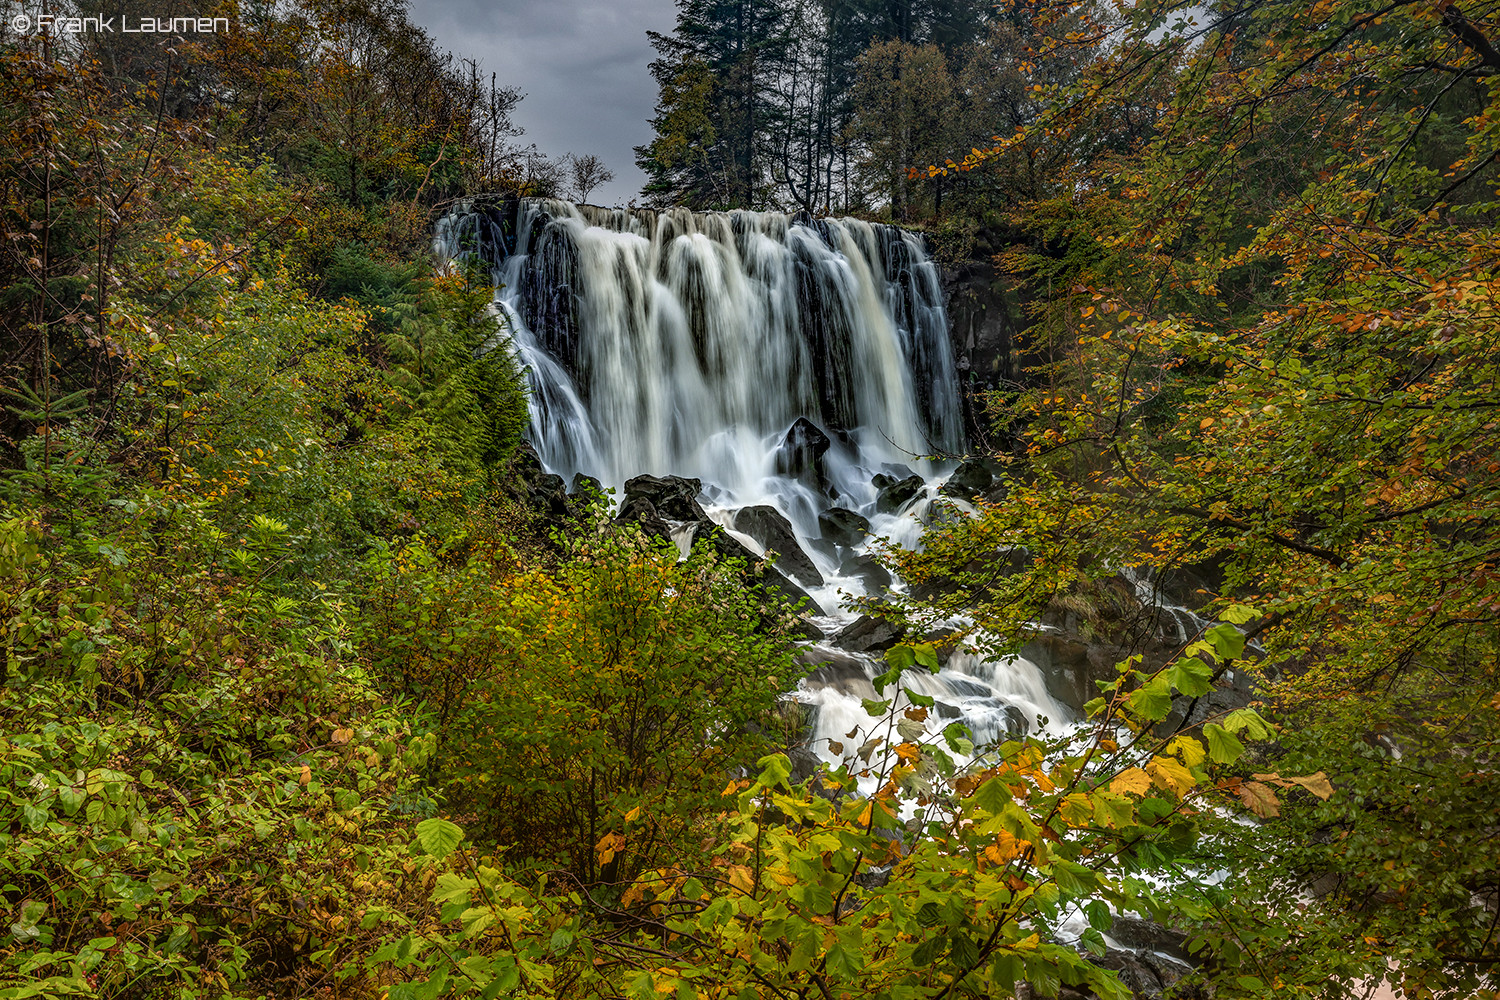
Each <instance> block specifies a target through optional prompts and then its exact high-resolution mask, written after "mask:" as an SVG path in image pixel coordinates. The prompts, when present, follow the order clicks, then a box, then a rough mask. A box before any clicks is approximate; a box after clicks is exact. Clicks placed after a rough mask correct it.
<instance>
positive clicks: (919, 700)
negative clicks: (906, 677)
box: [906, 691, 933, 708]
mask: <svg viewBox="0 0 1500 1000" xmlns="http://www.w3.org/2000/svg"><path fill="white" fill-rule="evenodd" d="M906 697H907V698H908V699H909V700H910V701H911V703H912V704H913V705H917V706H919V707H921V708H931V707H932V706H933V697H932V695H930V694H917V693H916V692H915V691H907V692H906Z"/></svg>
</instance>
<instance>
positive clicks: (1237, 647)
mask: <svg viewBox="0 0 1500 1000" xmlns="http://www.w3.org/2000/svg"><path fill="white" fill-rule="evenodd" d="M1203 638H1205V639H1207V640H1208V641H1209V642H1211V643H1213V647H1214V655H1216V656H1217V657H1218V658H1219V659H1221V660H1226V661H1227V660H1238V659H1239V658H1240V657H1241V656H1242V655H1243V654H1244V652H1245V634H1244V633H1243V632H1241V631H1240V630H1239V629H1237V628H1235V627H1234V626H1233V625H1230V624H1228V623H1225V624H1223V625H1215V626H1214V627H1213V628H1211V629H1209V630H1208V631H1207V632H1206V633H1204V636H1203Z"/></svg>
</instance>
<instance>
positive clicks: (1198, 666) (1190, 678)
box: [1167, 633, 1238, 698]
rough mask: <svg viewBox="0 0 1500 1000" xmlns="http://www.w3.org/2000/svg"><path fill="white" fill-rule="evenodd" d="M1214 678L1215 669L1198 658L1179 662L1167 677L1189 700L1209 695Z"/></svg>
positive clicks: (1189, 658)
mask: <svg viewBox="0 0 1500 1000" xmlns="http://www.w3.org/2000/svg"><path fill="white" fill-rule="evenodd" d="M1236 634H1238V633H1236ZM1213 676H1214V670H1213V668H1212V667H1210V666H1209V665H1208V664H1206V663H1204V662H1203V661H1202V660H1200V659H1198V658H1197V657H1196V656H1190V657H1188V658H1187V659H1184V660H1178V661H1177V662H1176V663H1174V664H1172V665H1171V666H1170V667H1169V668H1167V677H1168V679H1169V680H1170V681H1171V683H1172V686H1173V687H1175V688H1176V689H1177V690H1179V691H1181V692H1182V693H1183V694H1185V695H1187V696H1188V697H1189V698H1201V697H1203V696H1204V695H1206V694H1208V692H1209V688H1210V686H1211V684H1212V681H1213Z"/></svg>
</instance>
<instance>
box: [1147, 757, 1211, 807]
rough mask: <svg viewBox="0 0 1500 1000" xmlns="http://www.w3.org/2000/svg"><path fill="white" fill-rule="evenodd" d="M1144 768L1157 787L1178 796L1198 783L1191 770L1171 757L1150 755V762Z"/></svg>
mask: <svg viewBox="0 0 1500 1000" xmlns="http://www.w3.org/2000/svg"><path fill="white" fill-rule="evenodd" d="M1146 770H1147V772H1149V773H1150V775H1151V778H1152V780H1153V781H1155V782H1156V784H1157V786H1158V787H1160V788H1162V789H1164V790H1166V791H1169V792H1171V793H1172V794H1173V795H1176V796H1177V797H1178V798H1181V797H1182V795H1183V793H1184V792H1186V791H1187V790H1188V789H1189V788H1192V787H1193V786H1194V785H1195V784H1197V783H1198V779H1196V778H1194V777H1193V772H1191V771H1189V770H1188V769H1187V768H1186V767H1184V766H1183V765H1182V764H1181V763H1180V762H1179V761H1176V760H1174V759H1172V758H1171V757H1152V758H1151V762H1150V763H1149V764H1147V765H1146Z"/></svg>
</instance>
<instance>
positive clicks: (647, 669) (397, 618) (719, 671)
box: [367, 534, 798, 880]
mask: <svg viewBox="0 0 1500 1000" xmlns="http://www.w3.org/2000/svg"><path fill="white" fill-rule="evenodd" d="M712 559H713V557H712V556H710V555H709V554H707V553H706V552H699V553H695V554H694V556H693V557H692V558H691V559H688V560H686V561H683V562H679V561H678V559H677V553H676V551H675V549H672V550H668V549H665V548H662V549H658V548H656V547H654V546H653V545H652V544H650V543H648V542H646V541H644V540H643V539H641V538H640V537H639V536H637V535H618V534H616V535H609V536H605V537H592V538H590V539H588V540H587V541H585V542H582V543H574V544H572V545H571V547H570V548H569V550H568V551H567V553H566V556H565V558H564V559H563V561H562V562H561V564H560V565H559V566H558V567H557V568H556V569H547V568H530V569H519V568H516V569H514V570H513V571H509V570H507V569H506V568H505V567H504V566H502V565H500V564H499V562H498V561H496V560H494V559H493V557H492V554H489V553H486V554H480V555H476V556H472V557H471V558H469V559H468V560H466V561H465V562H464V563H463V564H462V565H458V566H451V567H444V566H443V565H442V564H441V562H440V561H439V560H437V559H435V558H434V557H433V555H432V554H431V553H430V552H429V551H428V550H427V549H426V547H425V546H422V545H411V546H408V547H406V548H404V549H402V550H400V551H398V552H396V553H393V554H390V555H386V556H382V557H380V558H379V559H378V560H377V565H376V566H375V567H373V568H372V573H371V578H372V579H373V580H375V581H376V583H377V586H376V588H375V592H374V593H373V595H372V598H371V601H370V609H369V611H368V612H367V613H368V616H369V621H370V628H371V642H372V646H371V656H372V662H374V663H376V664H377V666H378V669H380V670H381V672H382V675H383V676H385V677H387V678H389V679H391V680H392V681H394V682H397V683H399V684H400V685H401V686H402V688H403V689H404V690H407V691H410V692H412V693H420V694H421V695H423V696H425V697H427V698H429V699H431V700H433V702H434V704H435V705H436V706H437V717H438V718H441V719H446V720H447V724H446V726H445V728H444V731H443V734H442V748H441V751H440V755H439V763H440V765H441V767H442V768H443V770H444V773H445V777H446V782H447V785H446V787H447V788H448V790H449V794H450V797H451V799H452V806H453V811H454V812H455V814H459V815H468V816H469V817H471V821H470V828H471V830H473V831H475V832H478V833H482V834H483V835H485V836H486V837H487V839H489V840H491V841H492V842H494V843H497V844H502V845H509V847H510V850H511V851H512V852H513V853H514V854H515V855H517V856H520V857H526V858H532V859H536V860H538V861H542V862H547V863H559V864H564V865H566V866H567V867H568V868H569V869H571V870H572V871H573V872H574V873H575V874H577V875H578V876H580V877H583V878H587V879H594V878H603V879H606V880H613V879H615V878H619V877H625V876H627V875H628V874H629V873H632V872H635V871H639V870H641V869H642V868H643V867H649V866H651V865H653V864H657V863H662V862H663V859H664V858H667V857H682V856H683V852H684V851H688V852H691V851H692V850H693V849H694V846H693V845H695V844H696V843H697V842H698V839H699V838H700V837H701V831H700V830H699V829H698V824H700V823H701V822H702V821H703V820H704V817H705V816H706V815H708V813H709V811H710V807H711V806H713V805H714V804H715V802H716V800H717V798H718V795H719V792H720V791H721V790H722V789H723V787H724V784H725V782H726V780H727V779H728V777H729V776H730V775H731V773H732V772H733V771H734V770H735V769H736V768H741V767H746V766H749V765H750V764H752V763H753V762H754V761H755V760H756V758H757V757H758V756H759V755H760V754H762V753H763V752H764V747H765V746H766V744H767V742H768V737H767V735H766V731H767V727H768V726H769V725H770V720H771V719H772V717H773V716H774V714H775V709H776V706H777V702H778V698H779V692H781V691H783V690H786V689H787V688H789V687H791V686H792V685H793V684H794V683H795V681H796V672H797V669H798V668H797V667H796V666H795V665H794V662H793V660H792V658H791V655H790V652H789V650H788V649H787V646H786V643H785V642H784V641H783V640H782V639H781V638H779V637H777V636H776V635H774V634H770V635H768V634H766V633H764V632H759V631H757V629H758V625H759V622H760V617H759V615H758V609H757V605H756V603H755V602H754V600H753V599H752V597H751V595H750V594H748V593H747V592H746V591H745V590H744V589H743V586H742V584H741V583H740V582H739V581H738V580H737V579H735V578H734V577H733V576H731V575H730V574H728V573H727V572H725V571H724V570H723V569H722V568H721V567H719V566H717V565H715V564H714V562H713V561H712ZM377 646H378V651H377V649H376V647H377Z"/></svg>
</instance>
